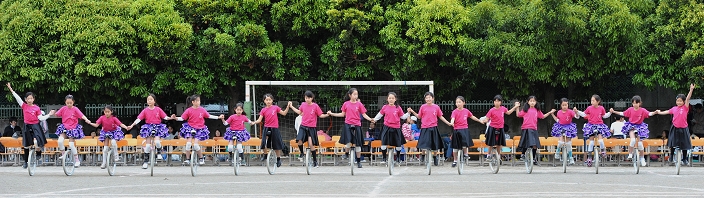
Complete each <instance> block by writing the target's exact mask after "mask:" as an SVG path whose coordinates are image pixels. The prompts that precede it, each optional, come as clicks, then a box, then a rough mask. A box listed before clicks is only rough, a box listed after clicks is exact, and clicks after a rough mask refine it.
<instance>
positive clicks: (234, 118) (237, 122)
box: [225, 114, 249, 131]
mask: <svg viewBox="0 0 704 198" xmlns="http://www.w3.org/2000/svg"><path fill="white" fill-rule="evenodd" d="M225 122H227V124H229V125H230V130H233V131H242V130H244V123H245V122H249V119H248V118H247V116H245V115H237V114H234V115H231V116H230V117H229V118H227V120H226V121H225Z"/></svg>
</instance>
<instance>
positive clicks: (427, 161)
mask: <svg viewBox="0 0 704 198" xmlns="http://www.w3.org/2000/svg"><path fill="white" fill-rule="evenodd" d="M432 155H433V151H431V150H430V149H426V150H425V169H426V170H428V175H430V173H432V171H431V168H430V167H431V166H430V164H431V163H433V162H431V160H433V157H432Z"/></svg>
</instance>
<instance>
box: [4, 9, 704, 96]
mask: <svg viewBox="0 0 704 198" xmlns="http://www.w3.org/2000/svg"><path fill="white" fill-rule="evenodd" d="M0 9H1V10H0V70H1V71H0V79H2V80H4V81H12V82H15V83H14V84H15V86H16V87H17V90H32V91H35V92H39V93H40V94H42V95H43V94H46V95H50V96H56V95H58V94H65V93H76V92H81V93H90V94H83V95H85V96H82V97H85V98H86V99H90V100H95V101H98V102H121V101H131V100H134V99H135V98H136V97H141V96H144V95H145V94H146V93H149V92H153V93H157V94H164V95H169V96H171V95H174V96H177V95H190V94H203V95H205V96H206V97H211V98H218V99H222V100H228V101H229V102H230V104H234V102H236V101H238V100H242V95H243V94H242V92H244V90H243V89H242V88H243V87H244V86H243V82H244V81H247V80H432V81H434V82H435V84H436V85H437V86H436V90H437V92H438V93H437V94H438V96H439V97H440V98H445V99H447V98H453V97H454V96H456V95H463V96H465V97H467V98H470V99H473V98H476V99H488V98H487V95H493V94H498V93H501V94H505V95H507V96H508V97H510V98H515V97H519V98H522V97H524V96H527V95H537V96H538V97H540V98H543V99H546V100H551V99H553V98H554V97H556V95H555V92H556V90H565V89H566V90H581V91H603V90H604V89H603V86H605V85H606V84H605V83H604V82H608V81H611V80H613V79H614V78H622V77H629V78H631V83H630V85H632V86H634V87H637V86H641V87H647V88H654V87H658V86H663V87H667V88H674V89H685V88H686V87H685V86H683V84H686V83H687V82H704V81H702V77H704V58H702V57H703V54H704V51H703V48H704V45H703V44H702V43H704V39H703V38H704V36H703V35H702V32H704V31H703V30H704V20H703V19H704V15H703V14H702V13H704V3H701V2H698V1H694V0H686V1H675V0H657V1H656V0H645V1H642V0H511V1H509V0H483V1H480V0H369V1H359V0H332V1H330V0H120V1H118V0H104V1H90V0H79V1H65V0H63V1H62V0H59V1H53V2H51V3H46V2H45V1H28V0H5V1H2V2H1V3H0ZM491 90H497V91H491ZM490 92H492V93H490ZM569 93H570V94H568V95H566V96H570V97H576V96H582V95H578V94H574V93H573V91H570V92H569ZM589 94H591V93H589ZM178 98H182V97H178ZM174 100H175V101H177V102H180V101H182V100H181V99H174Z"/></svg>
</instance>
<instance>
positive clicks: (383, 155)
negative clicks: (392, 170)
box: [381, 145, 425, 161]
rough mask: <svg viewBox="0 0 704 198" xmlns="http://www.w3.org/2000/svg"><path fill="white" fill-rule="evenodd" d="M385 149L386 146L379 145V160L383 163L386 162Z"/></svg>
mask: <svg viewBox="0 0 704 198" xmlns="http://www.w3.org/2000/svg"><path fill="white" fill-rule="evenodd" d="M386 147H387V145H381V158H382V160H383V161H386ZM424 153H425V152H424Z"/></svg>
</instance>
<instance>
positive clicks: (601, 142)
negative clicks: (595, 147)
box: [599, 134, 606, 155]
mask: <svg viewBox="0 0 704 198" xmlns="http://www.w3.org/2000/svg"><path fill="white" fill-rule="evenodd" d="M599 150H600V151H601V154H602V155H603V154H606V147H605V146H604V136H603V135H601V134H599Z"/></svg>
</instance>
